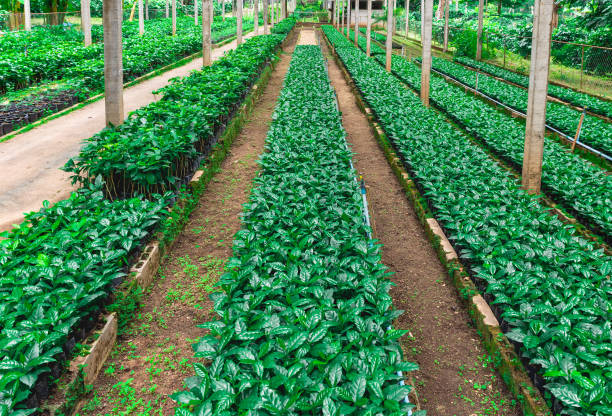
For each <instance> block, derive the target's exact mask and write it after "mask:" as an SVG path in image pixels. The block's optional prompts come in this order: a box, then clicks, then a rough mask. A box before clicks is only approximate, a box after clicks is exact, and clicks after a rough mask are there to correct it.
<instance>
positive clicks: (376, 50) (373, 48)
mask: <svg viewBox="0 0 612 416" xmlns="http://www.w3.org/2000/svg"><path fill="white" fill-rule="evenodd" d="M342 33H343V34H344V35H345V36H346V28H344V29H343V32H342ZM372 33H374V32H372ZM349 37H350V40H351V42H354V41H355V31H354V30H353V29H349ZM372 39H374V37H372ZM366 43H367V39H366V38H365V35H364V36H358V37H357V44H358V45H359V47H360V48H361V49H362V50H364V51H365V50H366V49H367V44H366ZM385 53H386V52H385V50H384V49H383V48H381V47H380V46H378V44H377V43H375V42H370V55H385Z"/></svg>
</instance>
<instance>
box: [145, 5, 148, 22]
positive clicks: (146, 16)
mask: <svg viewBox="0 0 612 416" xmlns="http://www.w3.org/2000/svg"><path fill="white" fill-rule="evenodd" d="M145 20H149V0H145Z"/></svg>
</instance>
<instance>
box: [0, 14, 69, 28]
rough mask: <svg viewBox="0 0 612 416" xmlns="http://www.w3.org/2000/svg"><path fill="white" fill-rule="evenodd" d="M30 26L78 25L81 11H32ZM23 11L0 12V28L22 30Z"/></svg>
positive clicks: (23, 21) (23, 22)
mask: <svg viewBox="0 0 612 416" xmlns="http://www.w3.org/2000/svg"><path fill="white" fill-rule="evenodd" d="M31 16H32V18H31V23H32V27H37V26H75V25H76V26H80V25H81V12H79V11H76V12H57V13H32V14H31ZM24 27H25V15H24V13H2V14H0V30H1V31H15V30H24Z"/></svg>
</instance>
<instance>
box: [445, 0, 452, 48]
mask: <svg viewBox="0 0 612 416" xmlns="http://www.w3.org/2000/svg"><path fill="white" fill-rule="evenodd" d="M450 1H451V0H446V2H445V5H444V6H445V8H444V52H446V51H447V50H448V13H449V9H450Z"/></svg>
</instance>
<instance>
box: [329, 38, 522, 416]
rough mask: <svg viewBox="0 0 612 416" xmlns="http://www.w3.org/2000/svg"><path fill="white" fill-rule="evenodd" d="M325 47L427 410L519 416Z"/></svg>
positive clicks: (444, 414) (448, 415) (408, 353)
mask: <svg viewBox="0 0 612 416" xmlns="http://www.w3.org/2000/svg"><path fill="white" fill-rule="evenodd" d="M322 44H323V47H324V53H325V54H326V55H327V56H328V58H329V59H328V62H329V75H330V78H331V81H332V85H333V86H334V88H335V89H336V94H337V95H338V101H339V105H340V111H341V112H342V122H343V125H344V128H345V129H346V131H347V135H348V136H347V140H348V142H349V143H350V144H351V146H352V150H353V151H354V152H355V156H354V158H353V160H354V164H355V168H356V169H357V170H358V171H359V173H360V174H362V175H363V177H364V179H365V182H366V186H367V191H368V194H367V197H368V203H369V205H370V208H371V212H372V215H373V226H374V232H375V236H376V238H378V239H379V240H380V241H381V242H382V243H383V262H384V263H385V264H386V265H387V266H388V267H389V268H390V269H391V271H393V272H394V273H395V274H394V275H393V277H392V280H393V281H394V282H395V283H396V285H397V286H396V287H394V288H393V289H392V292H391V294H392V296H393V300H394V302H395V306H396V307H397V308H398V309H403V310H405V311H406V312H405V313H404V314H403V315H402V316H401V317H400V318H399V319H398V322H396V326H397V327H398V328H399V329H408V330H410V331H411V334H412V335H413V339H406V338H410V337H406V338H405V339H404V341H403V348H404V351H405V352H406V358H407V359H409V360H411V361H416V362H418V364H419V366H420V370H419V371H417V372H415V373H413V374H414V378H415V384H416V387H417V391H418V394H419V401H420V406H421V408H423V409H426V410H427V414H428V415H431V416H436V415H439V416H452V415H457V416H468V415H503V416H512V415H517V416H518V415H520V414H521V411H520V408H519V406H513V405H512V403H514V402H513V397H512V395H511V393H510V392H509V391H508V389H507V388H506V386H505V384H504V383H503V381H502V380H501V379H500V378H499V375H498V374H497V373H496V372H495V371H494V369H493V365H492V363H491V361H490V358H489V356H488V354H487V352H486V350H485V348H484V346H483V345H482V343H481V341H480V339H479V336H478V334H477V332H476V330H475V329H474V328H473V326H472V325H471V324H470V322H471V321H470V317H469V315H468V313H467V312H466V310H465V308H464V307H463V305H462V304H461V301H460V299H459V297H458V293H457V291H456V289H455V288H454V286H453V285H452V283H451V282H450V279H449V277H448V275H447V274H446V271H445V269H444V267H443V266H442V264H441V263H440V261H439V260H438V257H437V255H436V253H435V251H434V249H433V248H432V246H431V244H430V242H429V240H428V238H427V236H426V235H425V232H424V230H423V227H422V226H421V224H420V223H419V220H418V218H417V216H416V213H415V212H414V209H413V207H412V205H411V203H410V202H409V201H408V199H407V197H406V195H405V193H404V191H403V189H402V187H401V186H400V184H399V182H398V181H397V179H396V178H395V175H394V174H393V172H392V171H391V168H390V167H389V165H388V163H387V160H386V158H385V156H384V154H383V152H382V150H381V149H380V148H379V147H378V143H377V142H376V139H375V138H374V136H373V134H372V131H371V130H370V127H369V124H368V121H367V119H366V117H365V115H364V114H363V113H362V112H361V111H360V110H359V108H358V107H357V105H356V103H355V97H354V95H353V93H352V91H351V89H350V87H349V85H348V84H347V83H346V81H345V79H344V77H343V75H342V73H341V71H340V68H339V67H338V65H337V64H336V62H335V61H334V59H333V58H331V56H330V55H329V50H328V48H327V47H326V45H325V42H322Z"/></svg>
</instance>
